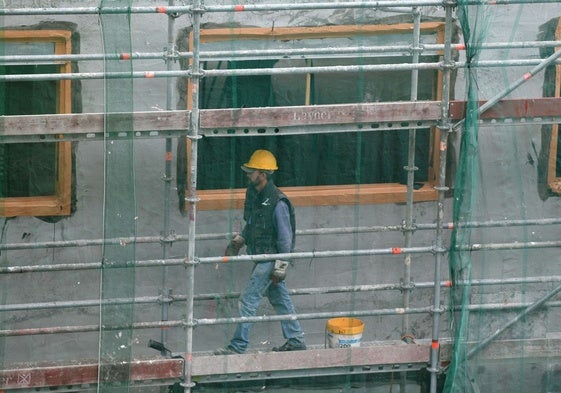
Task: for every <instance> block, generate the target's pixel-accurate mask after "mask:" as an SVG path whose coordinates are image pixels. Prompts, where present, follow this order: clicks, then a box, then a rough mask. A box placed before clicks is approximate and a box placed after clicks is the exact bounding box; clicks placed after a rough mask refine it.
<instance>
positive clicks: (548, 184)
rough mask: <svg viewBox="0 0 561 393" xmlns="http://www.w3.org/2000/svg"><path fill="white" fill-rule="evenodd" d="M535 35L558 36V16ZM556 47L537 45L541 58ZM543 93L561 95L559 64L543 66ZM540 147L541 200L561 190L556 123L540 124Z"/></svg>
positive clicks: (560, 154) (560, 20)
mask: <svg viewBox="0 0 561 393" xmlns="http://www.w3.org/2000/svg"><path fill="white" fill-rule="evenodd" d="M539 39H540V40H543V41H553V40H560V39H561V18H554V19H551V20H550V21H548V22H546V23H545V24H543V25H542V26H540V33H539ZM556 50H559V48H551V47H544V48H541V49H540V54H541V57H542V58H546V57H548V56H551V55H552V54H553V52H554V51H556ZM543 95H544V97H556V98H559V97H561V66H560V65H558V64H553V65H551V66H548V67H546V70H545V75H544V83H543ZM541 134H542V135H541V137H542V138H541V149H540V155H539V162H538V177H539V180H538V192H539V195H540V197H541V198H542V199H543V200H545V199H547V198H548V197H549V196H552V195H560V194H561V140H560V139H559V124H546V125H543V126H542V132H541Z"/></svg>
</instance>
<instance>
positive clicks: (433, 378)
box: [429, 4, 454, 393]
mask: <svg viewBox="0 0 561 393" xmlns="http://www.w3.org/2000/svg"><path fill="white" fill-rule="evenodd" d="M453 6H454V4H448V5H447V6H446V7H445V12H446V23H445V28H444V48H445V49H444V68H443V70H442V74H443V75H442V111H441V119H440V121H441V124H440V125H439V126H438V127H439V129H440V144H439V147H440V165H439V172H438V186H437V190H438V201H437V217H436V224H437V225H436V233H435V260H434V283H435V286H434V293H433V306H432V346H431V351H430V366H429V372H430V392H431V393H437V387H438V374H439V373H440V371H441V370H440V319H441V313H442V306H441V304H440V303H441V300H440V290H441V288H440V276H441V268H442V257H443V255H444V251H445V249H444V242H443V230H442V223H443V222H444V198H445V194H446V191H448V187H446V158H447V151H448V133H449V131H450V118H449V112H448V102H449V100H450V82H451V67H452V66H453V59H452V48H451V44H452V23H453V17H452V7H453Z"/></svg>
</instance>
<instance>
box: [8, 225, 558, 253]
mask: <svg viewBox="0 0 561 393" xmlns="http://www.w3.org/2000/svg"><path fill="white" fill-rule="evenodd" d="M558 224H561V218H537V219H527V220H501V221H481V222H476V221H472V222H465V223H459V224H456V225H454V224H453V223H452V222H448V223H444V224H443V225H442V228H443V229H453V228H454V227H457V228H496V227H503V228H504V227H518V226H541V225H558ZM435 229H436V224H434V223H419V224H414V225H413V226H412V227H411V228H407V227H406V226H405V225H403V224H400V225H375V226H360V227H338V228H337V227H335V228H310V229H297V230H296V236H314V235H330V234H331V235H341V234H343V235H344V234H352V235H354V234H359V233H374V232H400V231H403V232H404V231H407V230H410V231H417V230H435ZM229 237H231V234H229V233H207V234H197V235H196V236H195V240H196V241H207V240H224V239H228V238H229ZM188 240H189V236H188V235H181V234H174V235H173V236H170V237H166V238H163V237H161V236H139V237H128V238H112V239H83V240H59V241H50V242H34V243H5V244H0V251H2V250H27V249H38V248H65V247H85V246H101V245H107V244H110V245H111V244H121V245H122V244H132V243H135V244H141V243H160V242H170V243H173V242H183V241H188Z"/></svg>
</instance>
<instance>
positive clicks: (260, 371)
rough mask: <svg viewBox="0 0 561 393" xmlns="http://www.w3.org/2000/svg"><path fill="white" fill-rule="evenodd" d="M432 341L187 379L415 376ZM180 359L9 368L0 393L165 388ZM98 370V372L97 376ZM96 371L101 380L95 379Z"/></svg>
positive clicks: (258, 363)
mask: <svg viewBox="0 0 561 393" xmlns="http://www.w3.org/2000/svg"><path fill="white" fill-rule="evenodd" d="M560 343H561V338H548V339H535V340H501V341H494V342H491V343H489V345H488V346H486V347H485V348H484V349H483V350H482V351H481V353H480V357H481V359H482V360H489V361H502V360H506V359H512V358H515V357H516V356H517V355H518V352H517V350H516V348H518V349H519V348H520V346H521V345H522V344H523V345H524V350H525V352H526V354H527V355H528V356H531V357H532V358H534V359H537V358H548V359H553V358H558V357H559V356H560V354H561V344H560ZM432 345H433V344H432V342H431V341H430V340H422V341H421V342H417V343H409V344H408V343H405V342H403V341H384V342H380V343H363V345H362V346H360V347H352V348H337V349H325V348H314V349H309V350H306V351H295V352H260V351H250V352H248V353H246V354H241V355H222V356H214V355H209V354H208V353H195V354H194V355H193V356H192V362H191V375H192V380H193V381H194V382H195V383H197V384H210V383H221V382H236V381H252V380H254V381H258V380H262V379H281V378H295V377H314V376H329V375H350V374H370V373H384V372H396V371H398V372H399V371H403V372H407V371H419V370H424V369H426V368H427V367H428V365H429V357H430V348H431V346H432ZM451 354H452V344H451V343H450V342H444V343H441V344H440V358H441V359H440V360H441V362H442V364H444V365H445V364H447V363H448V362H449V361H450V356H451ZM184 365H185V363H184V357H183V358H181V357H176V358H172V359H170V358H162V357H158V358H151V359H144V360H136V361H134V362H133V363H131V364H130V367H129V364H118V365H116V364H108V365H102V366H101V368H99V366H98V364H97V362H96V361H76V362H65V363H41V364H34V363H26V364H14V365H12V366H7V367H5V368H4V370H2V371H0V391H4V392H8V391H18V390H23V389H30V388H32V389H36V390H40V389H43V388H45V389H47V388H48V389H49V391H53V390H55V389H54V388H56V387H62V386H63V387H65V388H71V389H73V391H78V390H81V389H83V388H84V387H91V386H92V385H95V384H97V383H98V381H103V382H107V381H111V382H119V381H123V382H124V381H128V382H129V383H138V384H142V385H143V386H144V385H166V384H173V383H175V382H178V381H180V380H181V378H182V377H183V370H184ZM99 371H100V372H99ZM98 372H99V375H98Z"/></svg>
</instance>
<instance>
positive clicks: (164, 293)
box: [160, 0, 175, 355]
mask: <svg viewBox="0 0 561 393" xmlns="http://www.w3.org/2000/svg"><path fill="white" fill-rule="evenodd" d="M168 5H169V6H170V7H173V6H174V0H168ZM174 26H175V16H174V15H168V47H167V54H168V56H167V57H166V62H167V70H168V71H171V70H172V69H173V64H172V60H171V56H169V55H170V54H173V52H174V48H175V44H174V40H173V31H174ZM173 82H174V79H173V78H167V80H166V109H167V110H173ZM172 149H173V141H172V139H171V138H166V145H165V169H164V170H165V174H164V222H163V230H162V240H163V241H162V248H163V258H164V260H166V259H167V258H168V257H169V247H170V243H169V241H170V224H169V221H170V197H171V181H172V173H171V163H172V157H173V153H172ZM167 281H168V267H167V266H164V269H163V272H162V289H161V293H160V296H161V297H162V321H167V320H168V319H169V302H168V299H169V297H170V295H171V289H170V288H168V287H167V285H168V284H167ZM160 335H161V342H162V344H163V345H164V347H167V330H166V329H161V332H160ZM162 355H165V353H162Z"/></svg>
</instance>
